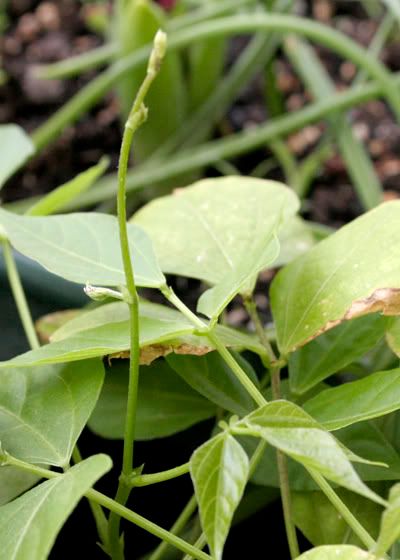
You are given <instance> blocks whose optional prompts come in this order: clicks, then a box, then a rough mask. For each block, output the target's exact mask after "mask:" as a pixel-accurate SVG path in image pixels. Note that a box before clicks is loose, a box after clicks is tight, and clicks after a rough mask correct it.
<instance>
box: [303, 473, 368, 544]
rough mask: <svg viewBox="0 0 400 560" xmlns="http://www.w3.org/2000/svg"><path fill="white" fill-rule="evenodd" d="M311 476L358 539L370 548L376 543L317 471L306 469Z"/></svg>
mask: <svg viewBox="0 0 400 560" xmlns="http://www.w3.org/2000/svg"><path fill="white" fill-rule="evenodd" d="M307 471H308V473H309V474H310V476H311V478H313V479H314V481H315V482H316V484H317V485H318V486H319V487H320V488H321V490H322V492H323V493H324V494H325V496H326V497H327V498H328V500H329V501H330V502H331V504H332V505H333V506H334V507H335V509H336V510H337V511H338V512H339V513H340V515H341V516H342V517H343V519H344V520H345V521H346V523H347V524H348V525H349V527H351V529H352V530H353V532H354V534H355V535H357V537H358V538H359V539H360V541H361V542H362V543H364V544H365V546H366V547H367V548H369V549H370V548H372V547H374V546H375V545H376V542H375V541H374V539H373V538H372V537H371V535H370V534H369V533H368V532H367V531H366V530H365V529H364V527H363V526H362V525H361V523H360V522H359V521H358V520H357V519H356V518H355V517H354V515H353V514H352V513H351V511H350V510H349V508H348V507H347V506H346V504H345V503H343V502H342V500H341V499H340V498H339V496H338V495H337V494H336V492H335V491H334V490H333V488H332V486H331V485H330V484H328V482H327V481H326V480H325V479H324V477H323V476H321V475H320V474H319V473H318V472H316V471H314V470H311V469H307Z"/></svg>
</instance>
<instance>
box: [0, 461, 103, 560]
mask: <svg viewBox="0 0 400 560" xmlns="http://www.w3.org/2000/svg"><path fill="white" fill-rule="evenodd" d="M110 468H111V460H110V458H109V457H107V456H106V455H95V456H93V457H90V458H89V459H86V460H85V461H82V463H79V464H78V465H75V466H74V467H72V468H71V469H69V470H68V471H67V472H66V473H65V474H61V475H59V476H57V477H56V478H53V479H51V480H48V481H46V482H43V483H42V484H40V485H39V486H36V488H33V490H30V491H29V492H26V493H25V494H24V495H23V496H21V497H20V498H17V499H16V500H14V501H13V502H11V503H10V504H7V505H5V506H2V507H1V508H0V549H1V557H2V558H4V559H6V558H7V560H8V559H9V560H11V559H13V560H43V559H44V558H47V557H48V555H49V553H50V550H51V548H52V546H53V544H54V541H55V540H56V537H57V534H58V532H59V531H60V529H61V527H62V526H63V524H64V523H65V521H66V520H67V518H68V516H69V515H70V513H71V512H72V511H73V509H74V508H75V506H76V505H77V503H78V502H79V500H80V499H81V498H82V496H83V495H84V494H85V492H87V491H88V490H89V489H90V488H91V487H92V486H93V485H94V483H95V482H96V481H97V480H98V479H99V478H100V477H101V476H103V475H104V474H105V473H106V472H107V471H109V470H110Z"/></svg>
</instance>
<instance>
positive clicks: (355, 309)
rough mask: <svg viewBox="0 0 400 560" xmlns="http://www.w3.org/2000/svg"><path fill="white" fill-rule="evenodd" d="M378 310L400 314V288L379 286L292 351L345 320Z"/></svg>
mask: <svg viewBox="0 0 400 560" xmlns="http://www.w3.org/2000/svg"><path fill="white" fill-rule="evenodd" d="M378 312H380V313H381V314H382V315H387V316H395V315H400V289H399V288H378V289H376V290H374V291H373V292H372V294H371V295H370V296H368V297H366V298H361V299H357V300H355V301H354V302H353V303H352V304H351V306H350V308H349V309H348V310H347V311H346V313H345V314H344V315H343V317H342V318H341V319H335V320H333V321H327V322H326V323H325V325H324V326H323V327H322V328H321V329H319V330H318V331H316V332H315V333H314V334H312V335H311V336H309V337H308V338H307V339H306V340H304V342H302V343H301V344H299V346H298V347H296V348H293V350H292V352H294V351H295V350H297V348H299V347H301V346H304V345H305V344H307V343H308V342H311V340H314V339H315V338H317V337H318V336H320V335H321V334H324V333H325V332H327V331H329V330H330V329H333V328H334V327H337V326H338V325H340V323H343V322H344V321H350V320H351V319H356V318H357V317H361V316H362V315H368V313H378Z"/></svg>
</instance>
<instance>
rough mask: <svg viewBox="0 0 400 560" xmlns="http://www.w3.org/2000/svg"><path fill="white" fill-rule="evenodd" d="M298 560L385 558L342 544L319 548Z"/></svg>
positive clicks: (373, 559) (364, 559)
mask: <svg viewBox="0 0 400 560" xmlns="http://www.w3.org/2000/svg"><path fill="white" fill-rule="evenodd" d="M297 560H383V558H382V559H381V558H378V557H377V556H375V555H374V554H370V553H368V552H365V550H361V548H357V547H355V546H351V545H347V544H342V545H327V546H318V547H317V548H313V549H312V550H309V551H308V552H305V553H304V554H302V555H301V556H298V558H297Z"/></svg>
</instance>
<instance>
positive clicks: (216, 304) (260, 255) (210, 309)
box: [197, 237, 279, 322]
mask: <svg viewBox="0 0 400 560" xmlns="http://www.w3.org/2000/svg"><path fill="white" fill-rule="evenodd" d="M254 245H255V249H254V250H253V253H252V255H249V259H248V260H246V259H243V261H242V263H241V264H238V265H237V267H236V270H235V271H234V272H232V274H229V275H227V276H226V278H224V279H223V280H222V281H221V282H220V283H219V284H217V285H216V286H214V287H213V288H210V289H209V290H207V291H206V292H204V293H203V294H202V295H201V296H200V298H199V301H198V303H197V311H198V312H199V313H203V315H206V316H207V317H209V318H210V319H213V321H214V322H216V320H217V319H218V317H219V316H220V315H221V313H222V312H223V310H224V309H225V307H226V306H227V305H228V303H229V302H230V301H232V299H233V298H234V297H235V295H236V294H239V293H241V294H242V295H245V294H246V295H247V294H251V293H252V292H253V290H254V286H255V282H256V278H257V275H258V273H259V272H261V270H263V269H264V268H267V266H268V265H270V264H272V263H273V262H274V261H275V260H276V259H277V257H278V255H279V242H278V239H277V238H276V237H272V238H271V239H270V241H269V242H266V241H265V239H262V240H261V242H259V243H254Z"/></svg>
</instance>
